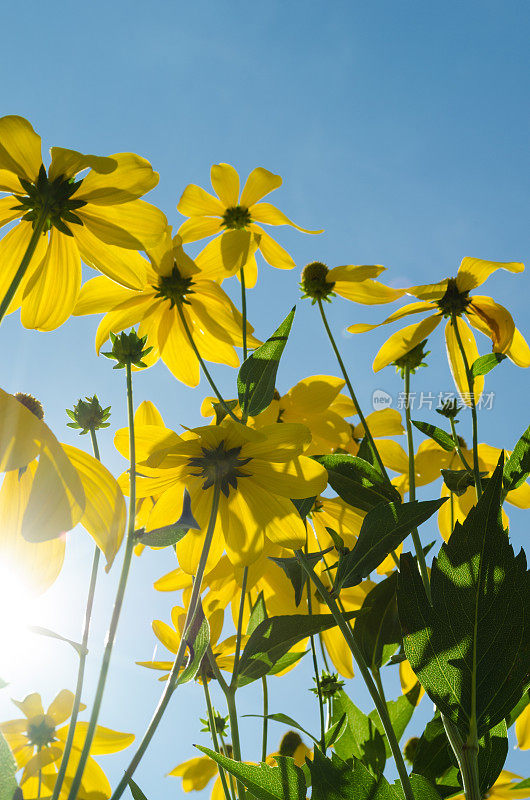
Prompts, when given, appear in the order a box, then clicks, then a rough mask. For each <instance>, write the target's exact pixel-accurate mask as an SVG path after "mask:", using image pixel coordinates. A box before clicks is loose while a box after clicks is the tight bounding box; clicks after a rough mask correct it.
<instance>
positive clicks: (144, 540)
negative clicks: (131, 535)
mask: <svg viewBox="0 0 530 800" xmlns="http://www.w3.org/2000/svg"><path fill="white" fill-rule="evenodd" d="M188 531H189V528H183V527H182V525H179V524H178V523H177V522H175V523H174V524H173V525H164V527H163V528H155V529H154V530H152V531H147V533H146V532H138V533H136V541H137V542H138V544H144V545H146V546H148V547H170V546H171V545H174V544H177V542H180V540H181V539H183V538H184V537H185V536H186V534H187V533H188Z"/></svg>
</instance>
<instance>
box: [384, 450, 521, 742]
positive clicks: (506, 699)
mask: <svg viewBox="0 0 530 800" xmlns="http://www.w3.org/2000/svg"><path fill="white" fill-rule="evenodd" d="M501 489H502V455H501V459H500V460H499V464H498V466H497V468H496V469H495V471H494V473H493V476H492V478H491V480H490V481H489V482H488V485H487V487H486V489H485V491H484V493H483V495H482V496H481V498H480V500H479V501H478V502H477V505H476V506H475V507H474V508H472V509H471V511H470V512H469V514H468V516H467V518H466V519H465V521H464V522H463V524H460V523H458V522H457V523H456V525H455V528H454V530H453V533H452V535H451V537H450V539H449V541H448V542H447V543H446V544H444V545H442V548H441V549H440V552H439V554H438V557H437V558H435V559H434V560H433V564H432V568H431V593H432V606H431V605H430V604H429V602H428V601H427V597H426V594H425V589H424V587H423V584H422V582H421V578H420V575H419V571H418V569H417V566H416V562H415V560H414V559H413V558H412V556H411V555H410V554H406V555H404V556H402V557H401V569H400V573H399V578H398V609H399V616H400V620H401V626H402V630H403V634H404V648H405V652H406V654H407V658H408V659H409V661H410V664H411V666H412V669H413V670H414V672H415V673H416V675H417V676H418V678H419V679H420V681H421V683H422V685H423V686H424V687H425V690H426V692H427V693H428V695H429V696H430V698H431V699H432V701H433V702H434V703H435V705H436V706H437V708H438V709H439V710H440V711H441V712H442V713H443V714H445V715H446V716H447V717H449V718H450V719H451V720H452V721H453V722H454V723H455V724H456V725H457V727H458V729H459V731H460V732H461V734H462V738H463V739H467V736H468V733H469V728H470V723H471V721H472V720H473V718H475V720H476V725H477V729H478V736H479V737H481V736H483V735H484V734H485V733H486V732H487V731H488V730H490V729H491V728H492V727H494V726H495V725H497V724H498V723H499V722H501V720H503V719H504V718H505V717H506V716H507V715H508V714H509V713H510V711H511V710H512V708H513V707H514V705H515V704H516V703H517V701H518V700H519V698H520V697H521V694H522V691H523V689H524V687H525V685H526V683H525V682H526V680H527V670H528V663H529V661H530V636H529V630H528V628H529V619H530V617H529V612H528V609H529V608H530V597H529V591H530V585H529V581H528V573H527V571H526V559H525V555H524V552H523V551H521V552H520V553H519V555H518V556H514V552H513V548H512V546H511V545H510V542H509V539H508V536H507V534H506V532H505V531H504V529H503V526H502V520H501ZM474 697H476V708H475V707H474V704H473V698H474Z"/></svg>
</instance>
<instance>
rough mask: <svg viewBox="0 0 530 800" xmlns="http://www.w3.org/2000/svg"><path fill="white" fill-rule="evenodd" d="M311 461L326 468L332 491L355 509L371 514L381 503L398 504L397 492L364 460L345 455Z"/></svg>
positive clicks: (340, 454)
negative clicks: (391, 502)
mask: <svg viewBox="0 0 530 800" xmlns="http://www.w3.org/2000/svg"><path fill="white" fill-rule="evenodd" d="M313 458H314V459H315V461H318V463H319V464H322V466H323V467H325V468H326V470H327V473H328V482H329V485H330V486H331V488H332V489H333V490H334V491H335V492H337V494H338V495H339V497H340V498H341V499H342V500H344V501H345V502H346V503H348V504H349V505H351V506H353V507H354V508H359V509H361V511H370V509H372V508H374V506H376V505H378V504H379V503H381V502H382V501H386V502H388V501H389V500H390V501H393V502H395V503H400V502H401V495H400V494H399V492H398V491H397V489H396V488H395V487H394V486H392V484H391V483H389V482H388V480H387V479H386V478H384V477H383V475H381V473H380V472H379V470H377V469H376V468H375V467H373V466H372V465H371V464H370V463H369V462H368V461H365V460H364V459H363V458H359V457H358V456H351V455H349V454H345V453H333V454H331V455H324V456H313Z"/></svg>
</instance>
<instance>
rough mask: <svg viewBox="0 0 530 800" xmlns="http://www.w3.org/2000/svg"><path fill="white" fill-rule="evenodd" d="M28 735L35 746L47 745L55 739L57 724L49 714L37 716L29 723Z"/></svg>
mask: <svg viewBox="0 0 530 800" xmlns="http://www.w3.org/2000/svg"><path fill="white" fill-rule="evenodd" d="M26 736H27V737H28V741H29V743H30V744H32V745H33V746H34V747H39V748H40V747H47V746H48V745H49V744H50V743H51V742H53V741H55V726H54V725H53V724H51V722H50V718H49V717H47V716H44V717H36V718H35V719H34V720H33V721H32V722H29V723H28V728H27V732H26Z"/></svg>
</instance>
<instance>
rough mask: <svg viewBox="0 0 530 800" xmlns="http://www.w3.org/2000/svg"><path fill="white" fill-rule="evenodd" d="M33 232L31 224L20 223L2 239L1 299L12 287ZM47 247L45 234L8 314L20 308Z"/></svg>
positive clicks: (0, 257)
mask: <svg viewBox="0 0 530 800" xmlns="http://www.w3.org/2000/svg"><path fill="white" fill-rule="evenodd" d="M32 232H33V229H32V227H31V222H19V224H18V225H16V226H15V227H14V228H12V229H11V230H10V231H9V232H8V233H6V235H5V236H4V237H3V238H2V239H0V264H2V269H1V270H0V297H2V298H3V297H4V296H5V294H6V292H7V290H8V289H9V286H10V285H11V281H12V280H13V278H14V277H15V274H16V272H17V270H18V268H19V266H20V262H21V261H22V258H23V257H24V254H25V252H26V250H27V248H28V245H29V241H30V239H31V234H32ZM47 247H48V236H47V235H46V234H43V235H42V236H41V237H40V238H39V240H38V242H37V247H36V249H35V252H34V254H33V256H32V258H31V262H30V266H29V267H28V271H27V272H26V275H25V277H24V278H23V279H22V282H21V284H20V286H19V288H18V291H17V292H16V294H15V297H14V298H13V300H12V302H11V303H10V306H9V309H8V314H10V313H12V312H13V311H16V309H17V308H19V307H20V303H21V302H22V296H23V293H24V290H25V288H26V285H27V283H28V281H29V279H30V278H31V276H32V274H33V273H34V272H35V270H36V269H37V267H38V266H39V264H40V263H41V262H42V259H43V258H44V256H45V254H46V249H47Z"/></svg>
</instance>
